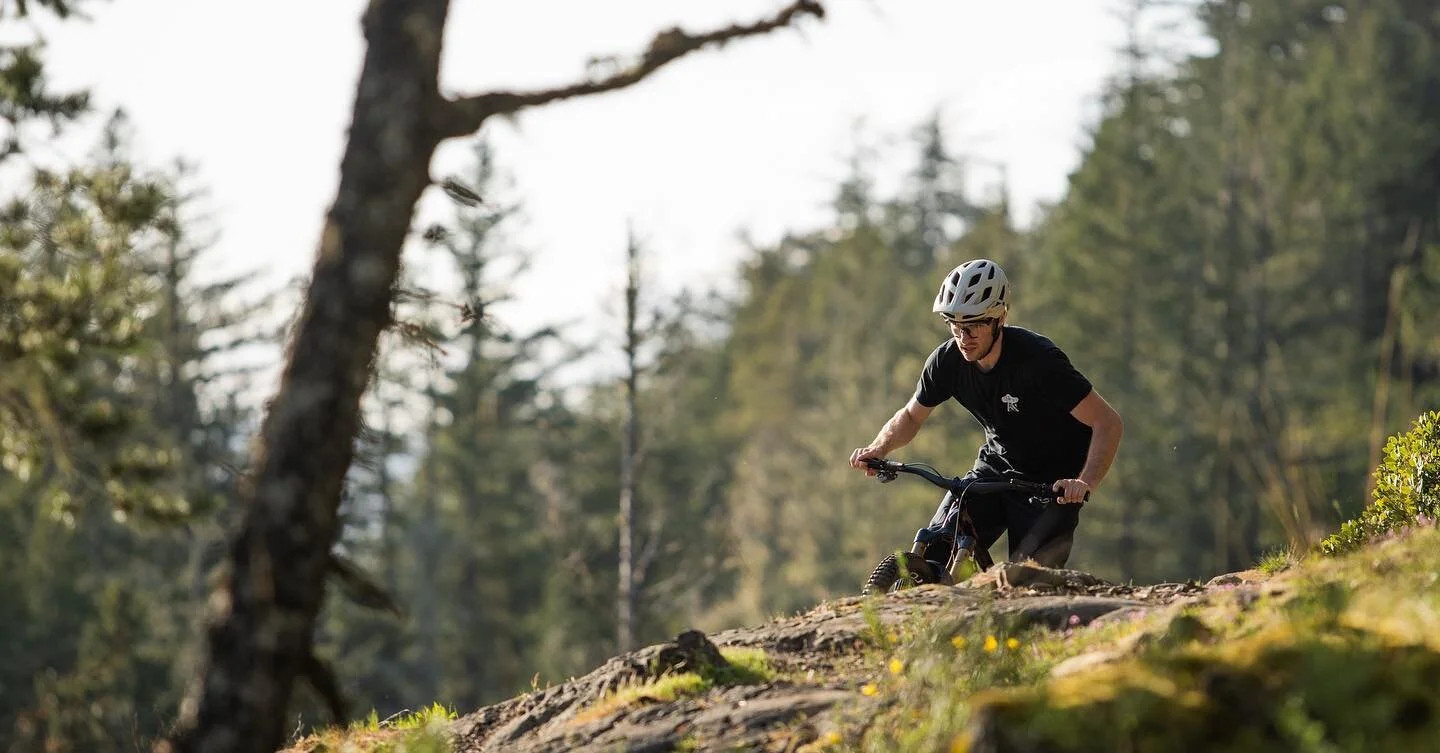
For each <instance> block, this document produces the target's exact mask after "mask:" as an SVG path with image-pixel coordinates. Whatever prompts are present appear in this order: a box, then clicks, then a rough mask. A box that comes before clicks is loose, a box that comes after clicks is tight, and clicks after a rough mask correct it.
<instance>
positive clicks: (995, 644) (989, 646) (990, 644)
mask: <svg viewBox="0 0 1440 753" xmlns="http://www.w3.org/2000/svg"><path fill="white" fill-rule="evenodd" d="M997 648H1000V641H997V640H995V636H993V635H987V636H985V650H986V651H994V650H995V649H997Z"/></svg>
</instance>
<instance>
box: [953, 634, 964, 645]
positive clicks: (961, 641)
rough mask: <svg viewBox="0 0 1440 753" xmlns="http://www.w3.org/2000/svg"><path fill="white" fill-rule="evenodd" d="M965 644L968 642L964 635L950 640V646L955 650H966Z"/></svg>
mask: <svg viewBox="0 0 1440 753" xmlns="http://www.w3.org/2000/svg"><path fill="white" fill-rule="evenodd" d="M965 643H966V640H965V636H963V635H957V636H955V637H954V638H951V639H950V645H952V646H954V647H955V648H965Z"/></svg>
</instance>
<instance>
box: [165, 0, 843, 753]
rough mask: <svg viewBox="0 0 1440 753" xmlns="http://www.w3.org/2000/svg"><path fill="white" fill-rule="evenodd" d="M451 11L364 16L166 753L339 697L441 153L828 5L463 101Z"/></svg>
mask: <svg viewBox="0 0 1440 753" xmlns="http://www.w3.org/2000/svg"><path fill="white" fill-rule="evenodd" d="M448 9H449V0H371V3H370V5H369V7H368V8H367V10H366V11H365V14H364V18H363V19H362V26H363V28H364V33H365V39H366V42H367V49H366V53H365V61H364V66H363V68H362V70H361V75H360V80H359V84H358V87H357V91H356V96H355V106H354V112H353V116H352V121H351V125H350V130H349V142H348V144H347V145H346V149H345V154H344V157H343V159H342V162H341V165H340V185H339V189H338V191H337V194H336V197H335V200H334V202H333V204H332V205H331V207H330V211H329V213H328V215H327V218H326V222H325V225H324V229H323V230H322V233H321V237H320V243H319V248H318V251H317V257H316V260H315V266H314V270H313V273H312V277H311V280H310V286H309V290H308V291H307V293H306V297H305V301H304V304H303V308H302V310H301V312H300V318H299V319H298V321H297V324H296V327H295V330H294V333H293V335H292V337H291V340H290V342H289V345H288V347H287V350H286V359H285V369H284V372H283V375H282V378H281V383H280V388H279V391H278V393H277V394H276V395H275V397H274V399H273V400H272V401H271V402H270V404H269V407H268V409H267V411H266V414H265V420H264V423H263V425H262V427H261V430H260V434H259V437H258V441H257V443H256V445H255V450H254V453H253V456H252V457H251V460H250V466H249V469H248V472H247V474H246V476H245V479H246V480H245V481H244V488H243V489H242V490H241V491H242V494H241V503H242V505H243V514H242V517H241V520H240V523H239V525H238V527H237V529H236V531H235V532H234V535H233V538H232V540H231V543H230V547H229V554H228V558H227V563H226V571H225V575H224V577H223V578H222V579H221V581H220V583H219V585H218V586H217V587H216V590H215V593H214V595H213V597H212V599H211V603H210V614H209V615H208V620H207V623H208V624H207V628H206V631H207V634H206V645H205V647H204V654H203V662H202V665H201V667H200V669H199V672H198V675H197V678H196V681H195V683H194V685H193V686H192V688H191V689H190V691H189V693H188V695H187V698H186V700H185V703H184V706H183V707H182V709H181V718H180V722H179V724H178V725H177V727H176V731H175V733H174V734H173V735H171V736H170V737H169V738H168V739H166V740H163V741H161V742H160V743H158V744H157V746H156V750H157V751H166V752H167V753H178V752H180V751H185V752H190V751H193V752H195V753H242V752H243V753H261V752H268V751H273V750H275V749H276V748H278V747H279V746H280V745H281V744H282V742H283V734H284V733H283V721H284V717H285V711H286V707H287V705H288V703H289V700H290V692H291V688H292V686H293V684H294V682H295V680H296V678H297V677H299V676H301V675H305V676H308V677H309V679H311V680H312V681H315V682H317V684H320V685H332V686H333V683H330V682H329V681H328V679H327V673H325V672H324V670H323V669H319V668H318V663H317V662H316V661H315V658H314V654H313V650H312V649H313V646H312V639H313V631H314V625H315V620H316V616H317V613H318V612H319V610H320V605H321V602H322V597H323V595H324V589H325V582H326V576H327V574H329V573H331V572H333V570H334V567H335V562H336V560H335V559H334V558H333V557H331V554H330V551H331V547H332V546H333V545H334V543H335V540H336V536H337V534H338V529H339V525H338V515H337V511H338V509H339V503H340V496H341V490H342V485H343V481H344V477H345V474H346V472H347V470H348V468H349V466H350V462H351V459H352V454H353V439H354V436H355V433H356V431H357V428H358V426H359V420H360V415H359V414H360V399H361V396H362V394H363V393H364V391H365V386H366V384H367V383H368V381H369V378H370V373H371V368H372V365H373V362H374V359H375V353H376V343H377V341H378V338H379V336H380V333H381V332H382V331H383V330H385V329H386V328H387V327H388V326H389V325H390V324H391V312H392V306H391V295H392V290H393V289H394V287H395V280H396V275H397V271H398V268H399V264H400V253H401V248H402V246H403V244H404V241H405V238H406V235H407V233H408V231H409V228H410V223H411V220H412V217H413V215H414V210H415V205H416V203H417V202H418V201H419V199H420V195H421V193H422V192H423V191H424V190H425V189H426V188H427V187H428V186H430V185H431V183H432V180H431V177H430V174H429V166H430V160H431V157H432V155H433V154H434V152H435V149H436V148H437V147H438V146H439V144H440V143H441V142H442V141H444V140H446V139H450V138H455V137H460V136H465V135H467V134H470V133H473V132H475V131H476V130H478V129H479V128H480V126H481V124H483V123H484V122H485V121H486V120H487V119H488V118H491V117H494V116H496V115H510V114H514V113H516V112H519V111H520V110H522V109H525V108H528V107H534V106H537V105H543V104H546V103H549V102H555V101H558V100H563V99H569V98H572V97H580V96H585V95H591V94H599V93H602V92H606V91H611V90H614V89H620V88H623V87H626V86H630V85H632V84H635V83H637V82H639V81H642V80H643V79H645V78H646V77H647V76H649V75H650V74H652V73H654V72H655V71H656V70H658V69H659V68H661V67H662V66H664V65H666V64H667V63H669V62H671V61H673V60H675V59H677V58H680V57H682V56H684V55H686V54H688V53H690V52H693V51H696V50H699V49H701V48H704V47H709V46H717V45H723V44H724V43H726V42H729V41H732V40H736V39H740V38H742V37H749V36H755V35H760V34H765V33H767V32H770V31H773V30H776V29H781V28H784V27H787V26H790V25H791V24H792V23H796V22H798V21H799V20H800V19H802V18H804V17H807V16H813V17H816V18H821V17H823V15H824V10H823V8H822V7H821V6H820V4H819V3H818V2H815V1H814V0H795V2H793V3H791V4H790V5H788V6H786V7H785V8H783V9H782V10H780V11H779V12H778V13H776V14H775V15H774V16H773V17H770V18H767V19H764V20H761V21H759V22H756V23H753V24H739V25H733V26H729V27H726V28H722V29H717V30H715V31H711V32H708V33H703V34H692V33H687V32H685V31H682V30H680V29H678V28H674V29H669V30H667V31H664V32H662V33H660V34H658V35H657V36H656V37H655V38H654V39H653V40H652V41H651V43H650V45H649V46H648V47H647V48H646V49H645V51H644V52H643V53H642V54H640V55H639V56H638V57H637V58H635V59H634V60H632V61H629V62H628V63H621V64H619V65H617V66H616V67H615V68H613V69H612V70H611V71H610V72H609V73H608V75H604V76H601V77H594V78H589V79H587V80H584V81H581V82H579V83H576V84H574V85H570V86H563V87H557V88H552V89H540V90H535V91H495V92H490V93H486V94H480V95H476V96H466V97H459V98H450V97H446V96H443V95H441V93H440V89H439V69H440V49H441V42H442V39H443V36H444V28H445V18H446V14H447V12H448Z"/></svg>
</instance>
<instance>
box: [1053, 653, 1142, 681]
mask: <svg viewBox="0 0 1440 753" xmlns="http://www.w3.org/2000/svg"><path fill="white" fill-rule="evenodd" d="M1123 658H1125V653H1124V652H1123V651H1115V650H1101V651H1090V652H1087V653H1083V654H1079V655H1078V656H1072V657H1070V658H1069V659H1066V660H1065V661H1062V662H1060V663H1059V664H1056V665H1055V666H1053V667H1051V668H1050V676H1051V677H1064V676H1066V675H1073V674H1077V673H1079V672H1084V671H1086V670H1089V669H1093V668H1095V667H1098V666H1100V665H1102V664H1109V663H1110V662H1113V661H1119V660H1120V659H1123Z"/></svg>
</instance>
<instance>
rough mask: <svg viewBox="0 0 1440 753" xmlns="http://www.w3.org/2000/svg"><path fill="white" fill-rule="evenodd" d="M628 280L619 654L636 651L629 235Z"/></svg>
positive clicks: (631, 251)
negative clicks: (633, 649) (631, 650)
mask: <svg viewBox="0 0 1440 753" xmlns="http://www.w3.org/2000/svg"><path fill="white" fill-rule="evenodd" d="M625 262H626V269H627V270H628V276H627V279H626V284H625V438H624V442H623V445H622V448H621V451H620V573H619V576H620V579H619V589H618V591H619V592H618V593H617V594H616V599H615V602H616V608H617V612H618V614H617V616H618V625H617V629H616V642H617V643H618V644H619V648H620V651H621V652H622V653H623V652H626V651H629V650H630V649H632V648H634V647H635V588H636V583H635V548H634V538H635V466H636V464H637V463H636V460H637V459H636V457H635V455H636V442H637V439H638V436H639V425H640V411H639V409H638V407H637V405H636V392H637V390H638V388H639V381H640V374H639V368H640V366H639V350H640V333H639V330H638V329H637V327H636V320H637V319H638V318H639V312H638V311H637V310H636V309H637V308H638V304H639V298H640V248H639V246H638V245H637V244H636V242H635V235H634V233H633V232H632V233H631V235H630V239H629V243H628V244H627V246H626V248H625Z"/></svg>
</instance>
